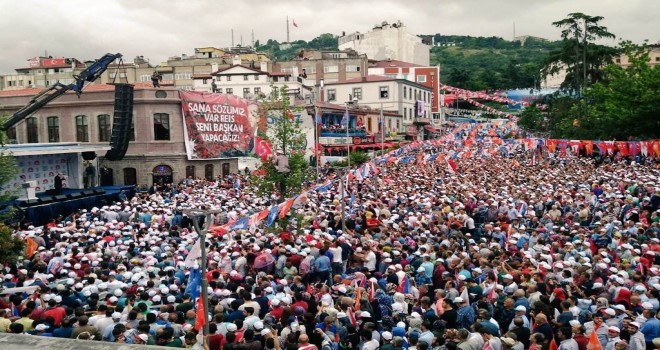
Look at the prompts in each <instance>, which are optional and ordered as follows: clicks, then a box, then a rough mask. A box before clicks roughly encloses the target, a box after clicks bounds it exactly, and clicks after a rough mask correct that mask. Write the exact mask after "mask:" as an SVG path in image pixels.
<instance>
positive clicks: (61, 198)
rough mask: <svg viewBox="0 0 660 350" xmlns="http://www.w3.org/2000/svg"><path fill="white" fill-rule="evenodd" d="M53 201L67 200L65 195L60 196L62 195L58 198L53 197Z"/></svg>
mask: <svg viewBox="0 0 660 350" xmlns="http://www.w3.org/2000/svg"><path fill="white" fill-rule="evenodd" d="M53 199H54V200H55V201H65V200H66V196H65V195H63V194H60V195H57V196H55V197H53Z"/></svg>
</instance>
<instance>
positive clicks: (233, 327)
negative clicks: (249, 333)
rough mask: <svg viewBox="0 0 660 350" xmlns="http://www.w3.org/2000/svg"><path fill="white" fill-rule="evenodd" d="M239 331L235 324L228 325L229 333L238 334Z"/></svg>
mask: <svg viewBox="0 0 660 350" xmlns="http://www.w3.org/2000/svg"><path fill="white" fill-rule="evenodd" d="M237 330H238V327H237V326H236V325H235V324H233V323H230V324H228V325H227V331H229V332H236V331H237Z"/></svg>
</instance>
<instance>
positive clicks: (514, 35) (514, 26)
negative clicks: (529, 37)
mask: <svg viewBox="0 0 660 350" xmlns="http://www.w3.org/2000/svg"><path fill="white" fill-rule="evenodd" d="M513 41H516V22H513Z"/></svg>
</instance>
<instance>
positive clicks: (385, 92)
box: [379, 86, 390, 98]
mask: <svg viewBox="0 0 660 350" xmlns="http://www.w3.org/2000/svg"><path fill="white" fill-rule="evenodd" d="M379 89H380V98H389V97H390V87H389V86H381V87H380V88H379Z"/></svg>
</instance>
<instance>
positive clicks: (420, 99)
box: [323, 75, 433, 132]
mask: <svg viewBox="0 0 660 350" xmlns="http://www.w3.org/2000/svg"><path fill="white" fill-rule="evenodd" d="M432 92H433V90H432V89H431V88H429V87H427V86H424V85H421V84H418V83H415V82H412V81H409V80H405V79H397V78H389V77H383V76H376V75H370V76H366V77H362V78H356V79H349V80H344V81H339V82H334V83H329V84H326V85H325V87H324V89H323V93H324V101H328V102H330V103H335V104H343V103H346V102H351V101H350V100H349V95H350V96H351V98H352V99H356V102H357V105H358V106H361V107H362V106H368V107H370V108H372V109H381V108H382V109H383V110H388V111H397V112H398V113H399V114H400V115H401V116H403V120H402V123H403V124H402V125H401V126H400V128H399V129H398V130H397V131H398V132H405V131H407V130H406V127H407V126H408V125H411V124H413V123H416V119H420V120H422V119H426V118H431V97H432ZM418 104H422V105H423V106H422V107H420V109H421V111H423V112H422V114H421V115H419V114H418V113H417V110H416V108H417V106H418Z"/></svg>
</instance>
